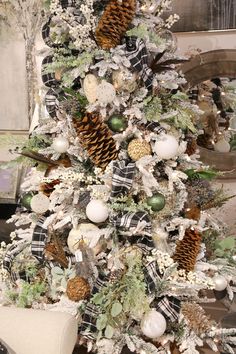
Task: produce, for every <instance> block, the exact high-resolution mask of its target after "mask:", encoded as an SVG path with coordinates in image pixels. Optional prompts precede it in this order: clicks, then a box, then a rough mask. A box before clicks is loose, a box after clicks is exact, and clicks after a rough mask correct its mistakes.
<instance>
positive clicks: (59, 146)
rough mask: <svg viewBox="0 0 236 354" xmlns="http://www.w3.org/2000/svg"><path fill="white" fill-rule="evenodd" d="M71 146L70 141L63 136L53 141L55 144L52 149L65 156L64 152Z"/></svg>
mask: <svg viewBox="0 0 236 354" xmlns="http://www.w3.org/2000/svg"><path fill="white" fill-rule="evenodd" d="M69 146H70V144H69V141H68V140H67V139H66V138H64V137H63V136H58V137H57V138H55V139H54V140H53V143H52V148H53V149H54V150H55V151H56V152H58V153H60V154H63V153H64V152H66V151H67V150H68V148H69Z"/></svg>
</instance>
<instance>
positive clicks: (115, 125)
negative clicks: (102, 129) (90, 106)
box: [107, 115, 127, 133]
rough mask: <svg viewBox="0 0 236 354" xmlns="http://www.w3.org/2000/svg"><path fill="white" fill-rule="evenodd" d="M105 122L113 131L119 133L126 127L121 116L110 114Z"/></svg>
mask: <svg viewBox="0 0 236 354" xmlns="http://www.w3.org/2000/svg"><path fill="white" fill-rule="evenodd" d="M107 123H108V126H109V128H110V129H111V130H112V131H113V132H115V133H121V132H123V131H124V130H125V129H126V127H127V124H126V120H125V119H124V117H122V116H116V115H114V116H111V117H110V118H109V119H108V122H107Z"/></svg>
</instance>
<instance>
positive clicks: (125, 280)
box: [92, 252, 149, 338]
mask: <svg viewBox="0 0 236 354" xmlns="http://www.w3.org/2000/svg"><path fill="white" fill-rule="evenodd" d="M126 264H127V270H126V271H125V273H124V275H123V276H122V277H121V279H120V280H117V281H116V282H114V283H109V284H107V286H105V287H104V288H103V289H102V290H101V291H100V292H99V293H97V294H95V295H94V296H93V298H92V302H93V303H94V304H95V305H98V306H99V310H100V312H101V314H100V315H99V317H98V319H97V323H96V325H97V328H98V330H99V336H100V337H101V336H102V335H104V336H105V337H107V338H111V337H112V336H113V333H114V331H115V328H121V327H122V326H123V327H124V326H125V325H127V324H128V323H127V321H128V318H132V319H136V320H141V318H142V316H143V314H144V313H145V312H146V311H148V309H149V301H148V297H147V295H146V283H145V280H144V273H143V270H142V259H141V255H140V254H139V253H137V252H136V253H134V252H131V253H130V254H129V255H126Z"/></svg>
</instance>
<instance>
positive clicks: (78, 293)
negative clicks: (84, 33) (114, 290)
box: [66, 276, 90, 301]
mask: <svg viewBox="0 0 236 354" xmlns="http://www.w3.org/2000/svg"><path fill="white" fill-rule="evenodd" d="M66 294H67V296H68V298H69V299H70V300H72V301H80V300H84V299H86V298H87V297H88V296H89V295H90V286H89V284H88V282H87V280H85V279H84V278H82V277H79V276H76V277H74V278H72V279H70V280H69V281H68V283H67V288H66Z"/></svg>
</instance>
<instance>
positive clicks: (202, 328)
mask: <svg viewBox="0 0 236 354" xmlns="http://www.w3.org/2000/svg"><path fill="white" fill-rule="evenodd" d="M181 311H182V314H183V315H184V317H185V319H186V320H187V322H188V325H189V327H190V328H191V329H192V330H193V331H194V332H195V333H196V334H197V335H201V334H205V333H207V331H209V330H210V329H211V327H212V324H213V321H212V320H211V319H210V317H209V316H207V315H206V314H205V311H204V310H203V308H202V307H201V306H199V305H198V304H194V303H189V302H186V303H182V306H181Z"/></svg>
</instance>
